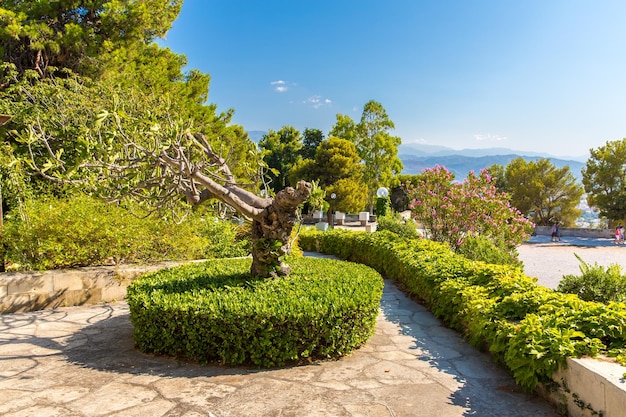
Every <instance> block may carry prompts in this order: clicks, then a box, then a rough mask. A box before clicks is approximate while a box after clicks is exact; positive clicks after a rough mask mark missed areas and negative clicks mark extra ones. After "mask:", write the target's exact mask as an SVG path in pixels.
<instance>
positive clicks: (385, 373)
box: [0, 281, 556, 417]
mask: <svg viewBox="0 0 626 417" xmlns="http://www.w3.org/2000/svg"><path fill="white" fill-rule="evenodd" d="M0 415H3V416H16V417H17V416H46V417H53V416H64V417H65V416H126V417H128V416H142V417H143V416H185V417H192V416H214V417H228V416H325V417H326V416H369V417H378V416H396V417H399V416H407V417H408V416H411V417H414V416H425V417H429V416H433V417H435V416H436V417H448V416H449V417H452V416H455V417H457V416H479V417H490V416H494V417H496V416H497V417H507V416H519V417H530V416H533V417H541V416H556V412H555V411H554V410H553V409H552V408H551V407H550V406H549V405H548V404H547V403H546V402H545V401H544V400H542V399H540V398H538V397H537V396H534V395H530V394H525V393H523V392H521V391H520V390H519V388H518V387H517V386H516V385H515V383H514V381H513V380H512V378H511V377H510V376H509V375H508V374H507V373H506V372H504V371H503V370H502V369H500V368H499V367H497V366H496V365H494V364H493V363H492V361H491V358H490V357H489V355H487V354H483V353H480V352H478V351H477V350H475V349H474V348H472V347H471V346H469V345H468V344H467V343H465V342H464V341H463V340H462V339H461V338H460V337H459V335H458V334H457V333H456V332H453V331H451V330H449V329H446V328H445V327H442V326H441V325H440V323H439V322H438V321H437V320H436V319H435V318H434V317H433V316H432V315H431V314H430V313H429V312H428V311H427V310H426V309H425V308H424V307H422V306H420V305H419V304H416V303H414V302H413V301H411V300H409V299H408V298H407V297H406V296H405V295H404V294H403V293H402V292H400V291H399V290H398V289H397V288H396V287H395V286H394V285H393V283H391V282H389V281H386V282H385V290H384V296H383V300H382V303H381V314H380V315H379V318H378V321H377V326H376V334H375V335H374V336H373V337H372V338H371V340H370V341H369V342H368V343H367V344H366V345H365V346H363V347H362V348H361V349H359V350H357V351H356V352H354V353H353V354H352V355H350V356H348V357H345V358H342V359H341V360H339V361H327V362H320V363H313V364H310V365H306V366H298V367H286V368H281V369H272V370H255V369H242V368H234V369H233V368H225V367H217V366H199V365H196V364H190V363H178V362H176V361H175V360H172V359H169V358H163V357H154V356H149V355H144V354H142V353H140V352H138V351H136V350H134V349H133V341H132V326H131V324H130V321H129V317H128V306H127V304H126V303H124V302H118V303H113V304H107V305H97V306H89V307H88V306H84V307H69V308H62V309H58V310H46V311H38V312H32V313H18V314H6V315H1V316H0Z"/></svg>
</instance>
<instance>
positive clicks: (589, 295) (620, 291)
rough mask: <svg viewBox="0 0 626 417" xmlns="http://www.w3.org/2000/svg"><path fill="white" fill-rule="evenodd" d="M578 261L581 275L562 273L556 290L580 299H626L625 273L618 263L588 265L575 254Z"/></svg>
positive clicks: (603, 300)
mask: <svg viewBox="0 0 626 417" xmlns="http://www.w3.org/2000/svg"><path fill="white" fill-rule="evenodd" d="M575 256H576V258H577V259H578V260H579V261H580V273H581V275H564V276H563V279H562V280H561V282H559V286H558V287H557V291H560V292H563V293H568V294H576V295H577V296H578V297H579V298H580V299H581V300H585V301H597V302H599V303H610V302H612V301H619V302H624V301H626V275H624V273H623V271H622V267H621V266H620V265H619V264H611V265H609V266H608V267H606V268H605V267H604V266H602V265H599V264H598V263H595V264H594V265H590V264H588V263H586V262H585V261H583V260H582V258H581V257H580V256H578V255H577V254H575Z"/></svg>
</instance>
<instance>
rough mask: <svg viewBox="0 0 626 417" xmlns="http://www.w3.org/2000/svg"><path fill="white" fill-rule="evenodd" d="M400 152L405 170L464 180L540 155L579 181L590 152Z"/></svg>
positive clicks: (410, 148)
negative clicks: (437, 170)
mask: <svg viewBox="0 0 626 417" xmlns="http://www.w3.org/2000/svg"><path fill="white" fill-rule="evenodd" d="M266 133H267V132H265V131H262V130H252V131H249V132H248V135H249V136H250V139H252V140H253V141H254V142H256V143H258V142H259V140H261V138H262V137H263V135H265V134H266ZM398 156H399V157H400V160H402V163H403V164H404V170H403V171H402V173H403V174H419V173H420V172H422V171H423V170H424V169H426V168H434V167H435V166H436V165H440V166H444V167H446V169H447V170H448V171H450V172H452V173H454V176H455V178H456V179H457V180H458V181H462V180H463V179H464V178H465V177H466V176H467V174H468V173H469V172H470V171H474V172H480V170H481V169H483V168H487V167H489V166H491V165H493V164H499V165H502V166H504V167H506V166H507V165H508V164H509V162H511V161H512V160H513V159H515V158H519V157H522V158H524V160H526V161H536V160H538V159H540V158H546V159H549V160H550V162H552V164H554V166H556V167H558V168H561V167H564V166H569V169H570V172H571V173H572V174H573V175H574V177H575V178H576V180H577V181H578V182H581V181H582V174H581V169H582V168H583V167H584V166H585V163H586V161H587V156H586V155H583V156H577V157H556V156H554V155H550V154H547V153H541V152H528V151H515V150H512V149H508V148H484V149H460V150H459V149H452V148H447V147H445V146H435V145H421V144H403V145H400V147H399V148H398Z"/></svg>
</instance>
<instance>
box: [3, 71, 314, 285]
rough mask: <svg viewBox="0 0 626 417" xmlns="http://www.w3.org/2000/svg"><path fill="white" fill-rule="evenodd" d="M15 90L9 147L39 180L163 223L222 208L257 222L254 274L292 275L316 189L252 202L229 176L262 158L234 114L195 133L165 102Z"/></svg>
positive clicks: (93, 86)
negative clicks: (296, 229) (208, 204)
mask: <svg viewBox="0 0 626 417" xmlns="http://www.w3.org/2000/svg"><path fill="white" fill-rule="evenodd" d="M14 88H15V89H17V91H19V94H15V92H14V93H13V94H12V97H14V98H15V97H19V100H13V101H12V102H10V103H9V102H8V101H4V102H3V101H0V110H6V111H13V113H14V114H15V119H14V122H12V126H11V127H13V128H14V129H13V130H11V131H4V135H5V141H7V142H10V143H12V144H13V146H14V147H15V149H16V150H17V152H16V154H17V155H19V156H18V158H21V159H22V161H24V162H26V163H27V164H28V167H29V170H30V172H31V173H32V174H33V175H34V176H35V177H38V178H42V179H45V180H49V181H53V182H56V183H59V184H63V185H64V186H65V187H67V186H74V187H78V188H80V189H81V190H82V191H85V192H88V193H90V194H93V195H98V196H101V197H104V198H106V199H107V200H109V201H112V202H120V201H124V199H133V200H135V201H137V202H139V203H140V204H141V205H142V207H144V208H145V210H146V212H148V213H152V212H156V213H159V214H161V215H163V214H164V213H170V214H171V215H176V214H179V215H180V214H181V213H184V212H185V207H189V205H192V206H193V205H198V204H201V203H202V202H204V201H206V200H208V199H211V198H215V199H218V200H220V201H222V202H224V203H226V204H228V205H229V206H231V207H233V208H234V209H235V210H236V211H238V212H239V213H240V214H241V215H242V216H245V217H246V218H248V219H249V220H251V221H252V225H253V227H252V240H253V245H252V246H253V248H252V257H253V264H252V269H251V272H252V273H253V274H254V275H256V276H261V277H270V276H281V275H286V274H288V273H289V267H288V265H286V264H285V263H284V262H283V257H284V255H285V254H287V253H288V252H289V251H290V237H291V231H292V228H293V225H294V224H295V222H296V221H297V208H298V206H299V205H300V204H301V203H303V202H304V201H305V200H306V199H307V198H308V196H309V194H310V191H311V186H310V184H309V183H307V182H304V181H301V182H299V183H298V185H297V186H296V187H295V188H293V187H287V188H285V189H283V190H281V191H279V192H278V193H277V194H276V196H275V197H274V198H267V197H262V196H259V195H257V194H255V193H254V192H253V191H254V190H255V186H254V182H253V181H252V178H251V177H249V176H248V177H246V176H245V175H243V174H240V175H239V178H238V177H237V176H236V175H235V174H234V173H233V170H232V169H231V168H232V167H233V166H238V168H239V169H238V171H239V172H240V173H244V172H245V171H246V170H243V169H242V167H241V166H239V165H244V166H245V165H252V164H253V163H254V162H255V157H254V154H255V152H256V147H255V146H254V143H253V142H252V141H251V140H250V139H249V138H248V137H247V134H246V133H245V132H244V131H243V128H242V127H241V126H237V125H230V118H231V113H223V114H219V115H214V116H213V119H212V120H210V121H209V120H205V123H206V126H205V127H203V126H198V127H194V125H193V122H192V121H190V120H183V119H178V118H176V117H175V115H176V113H177V109H178V107H177V106H176V103H175V100H172V99H170V98H169V97H167V96H162V95H159V94H157V93H154V94H145V92H142V91H139V90H136V89H132V88H128V89H125V90H118V89H116V88H112V87H111V86H109V85H107V84H106V83H103V82H99V83H91V82H87V81H85V80H84V79H81V78H79V77H69V78H66V79H48V80H41V81H40V82H38V83H36V84H34V85H33V84H30V83H28V82H23V83H21V82H18V83H16V84H15V85H14ZM5 104H6V106H7V107H6V109H5V108H4V105H5ZM104 109H106V110H104ZM22 110H24V111H22ZM194 131H195V133H193V132H194ZM216 149H219V150H216ZM250 154H253V155H252V156H250ZM256 158H257V159H256V162H257V163H258V159H259V158H258V155H257V157H256ZM249 168H252V167H249ZM185 201H186V203H188V204H189V205H187V204H185Z"/></svg>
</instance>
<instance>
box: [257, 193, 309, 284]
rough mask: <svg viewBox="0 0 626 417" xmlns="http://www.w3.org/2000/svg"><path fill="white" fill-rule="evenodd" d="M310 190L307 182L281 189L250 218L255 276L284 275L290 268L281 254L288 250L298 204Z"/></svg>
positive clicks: (305, 197) (306, 196)
mask: <svg viewBox="0 0 626 417" xmlns="http://www.w3.org/2000/svg"><path fill="white" fill-rule="evenodd" d="M310 193H311V186H310V184H308V183H306V182H304V181H300V182H299V183H298V185H297V187H296V188H295V189H294V188H292V187H288V188H285V189H284V190H282V191H280V192H279V193H278V194H277V195H276V197H275V198H274V200H273V202H272V203H271V204H270V205H269V206H267V207H266V208H265V210H263V212H262V213H261V215H260V216H258V217H257V218H255V219H254V221H253V222H252V268H251V273H252V274H253V275H256V276H261V277H270V276H285V275H289V272H290V271H291V270H290V268H289V265H287V264H285V263H284V262H283V261H282V259H283V257H284V256H285V255H286V254H288V253H290V252H291V243H290V239H291V231H292V229H293V226H294V224H295V223H296V221H297V208H298V206H299V205H300V204H301V203H303V202H304V201H305V200H306V199H307V198H308V196H309V194H310Z"/></svg>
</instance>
